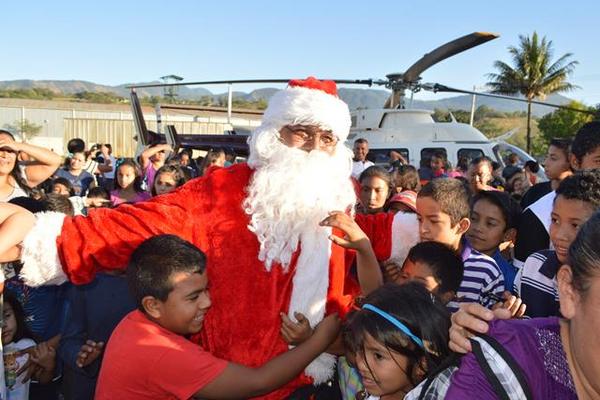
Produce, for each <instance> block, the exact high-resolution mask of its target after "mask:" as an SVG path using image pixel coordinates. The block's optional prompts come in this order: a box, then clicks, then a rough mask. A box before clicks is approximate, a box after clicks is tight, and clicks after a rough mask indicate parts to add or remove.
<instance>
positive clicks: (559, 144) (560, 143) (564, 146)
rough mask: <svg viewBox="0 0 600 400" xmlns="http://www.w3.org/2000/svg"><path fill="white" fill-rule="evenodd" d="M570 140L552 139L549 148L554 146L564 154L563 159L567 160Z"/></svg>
mask: <svg viewBox="0 0 600 400" xmlns="http://www.w3.org/2000/svg"><path fill="white" fill-rule="evenodd" d="M571 143H572V141H571V139H563V138H554V139H552V140H550V145H549V146H554V147H556V148H557V149H561V150H562V151H563V153H564V154H565V158H566V159H567V160H568V159H569V153H570V152H571Z"/></svg>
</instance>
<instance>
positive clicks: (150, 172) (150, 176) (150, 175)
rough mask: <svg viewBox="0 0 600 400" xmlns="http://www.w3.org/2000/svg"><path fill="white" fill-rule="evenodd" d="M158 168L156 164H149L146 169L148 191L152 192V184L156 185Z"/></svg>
mask: <svg viewBox="0 0 600 400" xmlns="http://www.w3.org/2000/svg"><path fill="white" fill-rule="evenodd" d="M156 171H157V170H156V168H154V164H152V163H150V164H148V167H147V168H146V170H145V171H144V174H145V178H146V179H145V180H146V190H147V191H148V193H150V192H152V186H154V178H155V177H156Z"/></svg>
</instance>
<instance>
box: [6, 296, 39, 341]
mask: <svg viewBox="0 0 600 400" xmlns="http://www.w3.org/2000/svg"><path fill="white" fill-rule="evenodd" d="M3 296H4V304H5V305H6V304H10V307H11V308H12V310H13V314H14V315H15V320H16V321H17V329H16V330H15V336H14V337H13V342H18V341H19V340H21V339H31V340H34V341H35V340H36V337H35V335H34V334H33V332H31V329H29V326H28V325H27V322H25V310H24V309H23V306H22V305H21V302H20V301H19V299H18V298H17V295H16V294H15V293H14V292H13V291H11V290H8V289H5V290H4V294H3ZM2 317H3V318H4V315H3V316H2Z"/></svg>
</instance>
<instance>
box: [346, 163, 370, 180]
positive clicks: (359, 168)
mask: <svg viewBox="0 0 600 400" xmlns="http://www.w3.org/2000/svg"><path fill="white" fill-rule="evenodd" d="M373 165H375V164H373V163H372V162H371V161H368V160H365V161H352V177H353V178H356V179H358V177H359V176H360V174H362V172H363V171H364V170H365V169H367V168H369V167H371V166H373Z"/></svg>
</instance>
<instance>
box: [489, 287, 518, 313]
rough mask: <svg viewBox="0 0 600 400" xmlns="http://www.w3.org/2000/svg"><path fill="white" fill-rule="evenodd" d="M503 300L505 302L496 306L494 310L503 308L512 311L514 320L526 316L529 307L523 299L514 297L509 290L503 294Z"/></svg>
mask: <svg viewBox="0 0 600 400" xmlns="http://www.w3.org/2000/svg"><path fill="white" fill-rule="evenodd" d="M502 298H503V299H504V301H503V302H499V303H496V304H494V306H493V307H492V310H497V309H501V308H503V309H505V310H508V311H510V314H511V316H512V318H521V317H522V316H523V315H525V310H526V309H527V305H526V304H525V303H523V299H521V298H520V297H517V296H515V295H513V294H512V293H511V292H509V291H507V290H506V291H504V293H502Z"/></svg>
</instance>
